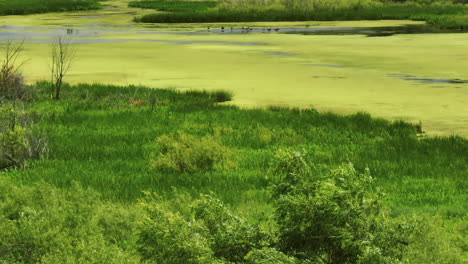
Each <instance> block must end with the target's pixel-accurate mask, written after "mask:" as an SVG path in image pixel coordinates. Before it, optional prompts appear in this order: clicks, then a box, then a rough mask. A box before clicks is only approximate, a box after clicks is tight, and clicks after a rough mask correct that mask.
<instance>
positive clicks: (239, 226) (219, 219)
mask: <svg viewBox="0 0 468 264" xmlns="http://www.w3.org/2000/svg"><path fill="white" fill-rule="evenodd" d="M193 210H194V213H195V218H196V219H198V220H201V221H202V222H203V223H204V225H205V226H206V228H207V229H208V239H209V241H210V246H211V249H212V250H213V252H214V256H215V257H218V258H221V259H223V260H227V261H229V262H234V263H238V262H242V260H243V259H244V257H245V256H246V255H247V253H248V252H249V251H251V250H252V249H260V248H262V247H265V246H269V245H270V244H271V241H272V237H271V236H270V235H269V234H267V233H265V232H262V231H261V230H260V229H259V228H258V226H256V225H251V224H249V223H247V221H246V220H245V219H242V218H240V217H236V216H234V215H233V214H232V213H231V212H230V210H229V209H228V208H227V207H226V206H225V205H224V204H223V203H222V202H221V201H220V200H218V199H216V198H213V197H211V196H209V195H202V197H201V199H199V200H198V201H196V202H195V205H194V208H193Z"/></svg>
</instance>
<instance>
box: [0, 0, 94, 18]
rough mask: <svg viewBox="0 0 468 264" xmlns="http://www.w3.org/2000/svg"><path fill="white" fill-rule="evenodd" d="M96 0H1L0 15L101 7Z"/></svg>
mask: <svg viewBox="0 0 468 264" xmlns="http://www.w3.org/2000/svg"><path fill="white" fill-rule="evenodd" d="M99 8H101V5H100V4H99V3H98V1H96V0H41V1H36V0H1V1H0V15H2V16H7V15H28V14H37V13H48V12H64V11H81V10H90V9H99Z"/></svg>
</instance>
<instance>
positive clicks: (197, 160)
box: [151, 132, 235, 173]
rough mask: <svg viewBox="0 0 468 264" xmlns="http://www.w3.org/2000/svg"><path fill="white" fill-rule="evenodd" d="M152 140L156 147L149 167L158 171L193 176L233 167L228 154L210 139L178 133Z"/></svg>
mask: <svg viewBox="0 0 468 264" xmlns="http://www.w3.org/2000/svg"><path fill="white" fill-rule="evenodd" d="M156 141H157V144H158V147H159V148H158V151H157V154H156V158H155V159H154V160H153V161H152V162H151V166H152V167H153V168H155V169H158V170H161V171H175V172H179V173H193V172H197V171H202V170H212V169H229V168H232V167H234V166H235V163H234V162H233V161H234V159H235V157H234V155H233V154H232V153H231V151H230V150H229V149H228V148H227V147H226V146H223V145H222V144H221V143H219V142H218V141H217V140H216V139H215V138H213V137H212V136H205V137H203V138H199V137H196V136H193V135H189V134H185V133H183V132H178V133H176V134H174V135H171V136H160V137H158V138H157V140H156Z"/></svg>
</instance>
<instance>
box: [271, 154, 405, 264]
mask: <svg viewBox="0 0 468 264" xmlns="http://www.w3.org/2000/svg"><path fill="white" fill-rule="evenodd" d="M279 153H280V154H278V155H277V158H279V159H280V161H279V162H276V163H277V164H280V165H281V164H286V165H281V166H278V167H279V168H280V169H281V170H276V171H280V172H281V171H282V172H283V173H287V175H286V176H285V177H283V179H282V180H281V181H280V183H279V184H277V185H276V187H275V189H274V197H275V203H276V206H277V209H276V219H277V222H278V225H279V232H280V245H281V248H282V249H283V250H285V252H288V253H291V254H293V255H295V256H296V257H298V258H300V259H305V260H309V261H312V262H314V261H315V262H316V261H319V262H324V263H356V262H358V261H360V262H361V263H371V262H372V263H383V262H385V263H392V262H394V261H396V260H398V258H399V257H400V256H398V254H397V252H398V251H397V250H392V249H391V248H392V247H393V248H394V249H399V248H400V247H401V246H402V245H401V244H399V243H395V241H397V239H395V238H394V237H393V234H392V233H391V232H389V231H390V230H392V228H391V225H390V223H389V221H388V220H387V218H386V217H385V214H383V208H382V207H381V205H380V203H379V200H380V197H381V195H380V193H379V192H374V191H372V189H371V188H370V183H371V182H372V177H371V176H370V175H369V173H368V172H366V173H364V174H359V173H357V172H356V171H355V169H354V167H353V166H352V165H351V164H346V165H342V166H340V167H338V168H337V169H336V170H333V171H331V172H330V173H328V175H325V176H320V177H319V176H313V175H312V174H311V172H310V171H309V170H308V169H307V168H308V167H307V166H306V165H307V164H306V163H305V162H304V160H303V158H302V157H301V156H299V155H298V154H293V153H291V152H284V151H282V152H279Z"/></svg>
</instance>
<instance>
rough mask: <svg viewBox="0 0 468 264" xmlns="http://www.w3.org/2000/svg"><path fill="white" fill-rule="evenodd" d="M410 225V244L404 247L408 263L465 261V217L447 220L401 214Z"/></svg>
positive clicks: (438, 217)
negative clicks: (454, 220) (453, 220)
mask: <svg viewBox="0 0 468 264" xmlns="http://www.w3.org/2000/svg"><path fill="white" fill-rule="evenodd" d="M401 218H403V219H404V221H405V222H406V223H407V225H411V235H410V237H409V239H408V243H409V246H408V247H407V249H406V250H405V254H404V260H405V261H406V262H407V263H414V264H423V263H440V264H449V263H465V262H466V260H467V256H466V248H467V241H466V233H467V222H466V220H463V219H462V220H460V221H456V222H455V223H451V222H452V221H446V220H444V219H442V218H441V217H440V216H428V215H420V216H415V215H411V216H402V217H401Z"/></svg>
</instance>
